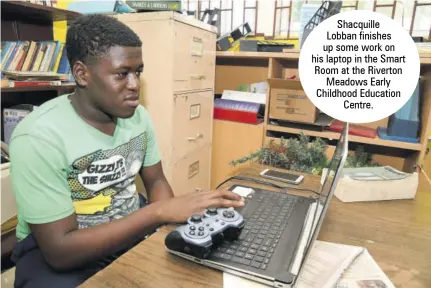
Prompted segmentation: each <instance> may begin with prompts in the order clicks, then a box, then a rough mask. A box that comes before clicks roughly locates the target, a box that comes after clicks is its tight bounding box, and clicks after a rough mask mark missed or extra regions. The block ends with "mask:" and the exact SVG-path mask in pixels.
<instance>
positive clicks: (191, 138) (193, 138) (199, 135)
mask: <svg viewBox="0 0 431 288" xmlns="http://www.w3.org/2000/svg"><path fill="white" fill-rule="evenodd" d="M203 136H204V135H202V134H200V133H198V134H196V136H194V137H189V138H188V139H189V141H196V140H198V139H199V138H202V137H203Z"/></svg>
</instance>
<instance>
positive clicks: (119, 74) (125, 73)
mask: <svg viewBox="0 0 431 288" xmlns="http://www.w3.org/2000/svg"><path fill="white" fill-rule="evenodd" d="M118 76H121V77H126V76H127V72H120V73H118Z"/></svg>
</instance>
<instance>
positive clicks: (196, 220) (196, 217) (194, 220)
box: [190, 214, 202, 223]
mask: <svg viewBox="0 0 431 288" xmlns="http://www.w3.org/2000/svg"><path fill="white" fill-rule="evenodd" d="M190 222H192V223H200V222H202V216H201V215H199V214H195V215H192V217H190Z"/></svg>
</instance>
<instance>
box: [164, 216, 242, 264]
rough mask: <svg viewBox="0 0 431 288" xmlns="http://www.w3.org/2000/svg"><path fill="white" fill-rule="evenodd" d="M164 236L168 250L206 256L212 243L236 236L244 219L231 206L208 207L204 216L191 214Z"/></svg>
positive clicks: (230, 239)
mask: <svg viewBox="0 0 431 288" xmlns="http://www.w3.org/2000/svg"><path fill="white" fill-rule="evenodd" d="M187 222H188V223H187V224H185V225H182V226H179V227H177V228H176V229H175V230H173V231H171V232H170V233H169V234H168V235H167V236H166V238H165V245H166V248H167V249H168V250H171V251H175V252H182V253H186V254H189V255H193V256H195V257H198V258H207V256H208V255H209V253H210V252H211V248H212V247H213V245H217V244H218V243H220V242H222V241H224V240H227V241H233V240H235V239H237V238H238V236H239V234H240V233H241V231H242V229H243V228H244V225H245V221H244V219H243V217H242V216H241V215H240V214H239V213H238V212H237V211H235V210H233V208H209V209H207V210H206V211H205V213H204V216H201V215H193V216H191V217H190V218H189V219H188V220H187Z"/></svg>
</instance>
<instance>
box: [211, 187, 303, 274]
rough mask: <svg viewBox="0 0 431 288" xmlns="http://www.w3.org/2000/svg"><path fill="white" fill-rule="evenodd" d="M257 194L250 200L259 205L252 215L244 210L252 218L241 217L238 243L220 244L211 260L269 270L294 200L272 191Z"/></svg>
mask: <svg viewBox="0 0 431 288" xmlns="http://www.w3.org/2000/svg"><path fill="white" fill-rule="evenodd" d="M259 195H260V196H259V197H255V199H253V200H252V201H253V202H255V201H256V202H257V203H258V204H260V205H256V206H255V207H256V209H255V210H254V211H251V212H252V213H249V212H250V211H247V212H248V213H247V214H248V215H251V216H250V217H249V218H246V217H244V220H245V227H244V229H243V231H242V232H241V234H240V236H239V237H238V240H235V241H233V242H223V243H221V244H220V246H218V247H217V248H216V249H215V252H214V253H212V256H213V257H215V258H219V259H225V260H230V261H233V262H237V263H241V264H243V265H247V266H252V267H254V268H258V269H262V270H265V269H266V268H267V267H268V263H269V261H270V260H271V257H272V256H273V254H274V251H275V248H276V247H277V244H278V242H279V240H280V238H281V235H282V233H283V231H284V229H285V228H286V224H287V221H288V218H289V216H290V213H291V212H292V208H293V207H294V204H295V201H296V199H297V197H295V196H292V195H287V194H282V193H271V192H267V193H262V194H259ZM249 201H250V200H249ZM247 209H248V207H247Z"/></svg>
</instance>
